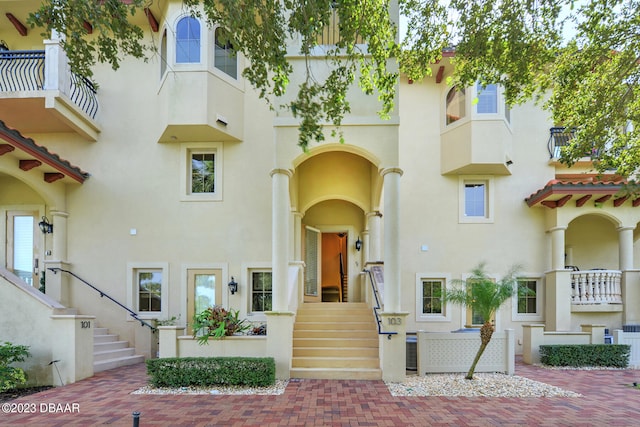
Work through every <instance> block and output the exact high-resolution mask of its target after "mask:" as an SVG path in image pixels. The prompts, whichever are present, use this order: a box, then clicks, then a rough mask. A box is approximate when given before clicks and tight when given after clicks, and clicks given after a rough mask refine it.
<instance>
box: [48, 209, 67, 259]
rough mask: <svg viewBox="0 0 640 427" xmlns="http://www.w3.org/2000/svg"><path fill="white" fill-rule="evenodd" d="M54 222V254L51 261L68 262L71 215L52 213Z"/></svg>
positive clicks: (60, 212) (58, 212) (59, 212)
mask: <svg viewBox="0 0 640 427" xmlns="http://www.w3.org/2000/svg"><path fill="white" fill-rule="evenodd" d="M51 216H52V222H53V233H52V234H51V235H52V236H53V247H52V249H53V252H52V254H51V259H53V260H57V261H62V262H65V261H67V218H68V217H69V214H68V213H66V212H62V211H51Z"/></svg>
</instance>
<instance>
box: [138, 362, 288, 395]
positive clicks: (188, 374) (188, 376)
mask: <svg viewBox="0 0 640 427" xmlns="http://www.w3.org/2000/svg"><path fill="white" fill-rule="evenodd" d="M147 375H149V377H150V379H149V383H150V384H151V385H152V386H153V387H173V388H175V387H189V386H196V387H210V386H215V385H246V386H255V387H265V386H269V385H273V384H274V383H275V381H276V363H275V361H274V359H273V358H272V357H177V358H162V359H149V360H147Z"/></svg>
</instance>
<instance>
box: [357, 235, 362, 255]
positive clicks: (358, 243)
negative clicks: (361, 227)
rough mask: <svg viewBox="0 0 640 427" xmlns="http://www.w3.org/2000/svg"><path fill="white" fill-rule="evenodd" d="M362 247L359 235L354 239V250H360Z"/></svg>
mask: <svg viewBox="0 0 640 427" xmlns="http://www.w3.org/2000/svg"><path fill="white" fill-rule="evenodd" d="M360 249H362V240H360V236H358V240H356V251H358V252H360Z"/></svg>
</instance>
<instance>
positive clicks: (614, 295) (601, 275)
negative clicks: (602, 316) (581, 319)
mask: <svg viewBox="0 0 640 427" xmlns="http://www.w3.org/2000/svg"><path fill="white" fill-rule="evenodd" d="M621 280H622V272H621V271H619V270H599V269H598V270H584V271H574V272H572V273H571V311H572V312H579V311H589V312H596V311H601V312H602V311H604V312H616V311H622V308H623V305H622V290H621Z"/></svg>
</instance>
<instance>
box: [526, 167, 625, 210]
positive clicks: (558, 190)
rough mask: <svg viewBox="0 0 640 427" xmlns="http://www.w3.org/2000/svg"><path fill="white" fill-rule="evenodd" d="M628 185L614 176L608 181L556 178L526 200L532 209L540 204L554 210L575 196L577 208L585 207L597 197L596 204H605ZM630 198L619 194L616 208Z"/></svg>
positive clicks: (585, 178)
mask: <svg viewBox="0 0 640 427" xmlns="http://www.w3.org/2000/svg"><path fill="white" fill-rule="evenodd" d="M626 183H627V181H626V180H624V179H622V178H620V177H618V176H612V177H611V178H610V179H608V180H607V179H600V178H598V177H597V176H594V175H585V176H584V177H582V176H581V177H576V176H571V177H567V178H558V177H556V179H552V180H550V181H549V182H547V183H546V184H545V186H544V187H542V188H541V189H540V190H538V191H536V192H535V193H533V194H531V195H530V196H529V197H527V198H525V199H524V200H525V202H527V205H529V206H530V207H531V206H535V205H536V204H538V203H540V204H542V205H543V206H546V207H549V208H552V209H553V208H557V207H562V206H564V205H565V204H566V203H567V202H568V201H569V200H571V199H572V198H573V197H574V196H575V197H576V206H583V205H584V204H585V203H586V202H587V201H588V200H589V199H591V198H592V197H597V198H596V199H595V200H594V202H596V203H598V202H599V203H604V202H605V201H607V200H609V199H610V198H611V197H612V196H615V195H617V194H618V193H620V190H621V189H622V188H623V186H624V184H626ZM628 198H629V196H625V195H622V194H619V195H618V197H617V198H614V206H616V207H617V206H619V205H620V204H622V203H624V202H625V201H626V200H627V199H628ZM634 206H635V203H634Z"/></svg>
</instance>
